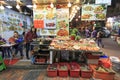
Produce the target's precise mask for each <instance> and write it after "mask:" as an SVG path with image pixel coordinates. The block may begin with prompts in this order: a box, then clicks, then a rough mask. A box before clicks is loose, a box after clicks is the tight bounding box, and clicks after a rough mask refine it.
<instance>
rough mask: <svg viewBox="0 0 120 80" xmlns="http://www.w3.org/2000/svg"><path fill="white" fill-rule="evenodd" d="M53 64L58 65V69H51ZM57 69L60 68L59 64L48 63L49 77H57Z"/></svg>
mask: <svg viewBox="0 0 120 80" xmlns="http://www.w3.org/2000/svg"><path fill="white" fill-rule="evenodd" d="M51 66H56V69H55V70H51V69H50V67H51ZM57 69H58V65H57V64H52V65H48V68H47V75H48V76H49V77H57V76H58V72H57Z"/></svg>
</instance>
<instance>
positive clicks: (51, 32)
mask: <svg viewBox="0 0 120 80" xmlns="http://www.w3.org/2000/svg"><path fill="white" fill-rule="evenodd" d="M40 35H41V36H55V35H56V30H55V29H40Z"/></svg>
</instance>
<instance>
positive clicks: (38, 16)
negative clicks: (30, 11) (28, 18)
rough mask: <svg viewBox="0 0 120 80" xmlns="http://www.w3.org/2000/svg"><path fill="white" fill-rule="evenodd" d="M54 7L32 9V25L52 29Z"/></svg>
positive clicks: (53, 24) (54, 24)
mask: <svg viewBox="0 0 120 80" xmlns="http://www.w3.org/2000/svg"><path fill="white" fill-rule="evenodd" d="M55 13H56V8H48V7H47V6H45V7H44V9H36V10H34V26H35V28H45V29H54V28H56V14H55Z"/></svg>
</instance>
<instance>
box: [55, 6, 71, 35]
mask: <svg viewBox="0 0 120 80" xmlns="http://www.w3.org/2000/svg"><path fill="white" fill-rule="evenodd" d="M56 31H57V33H56V34H57V36H69V9H68V8H61V9H57V29H56Z"/></svg>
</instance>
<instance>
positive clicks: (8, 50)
mask: <svg viewBox="0 0 120 80" xmlns="http://www.w3.org/2000/svg"><path fill="white" fill-rule="evenodd" d="M0 42H1V43H2V44H6V43H7V41H6V40H5V39H4V38H2V36H0ZM0 51H2V58H5V55H6V56H8V57H10V56H11V55H10V53H12V52H11V48H10V47H8V46H4V47H0Z"/></svg>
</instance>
